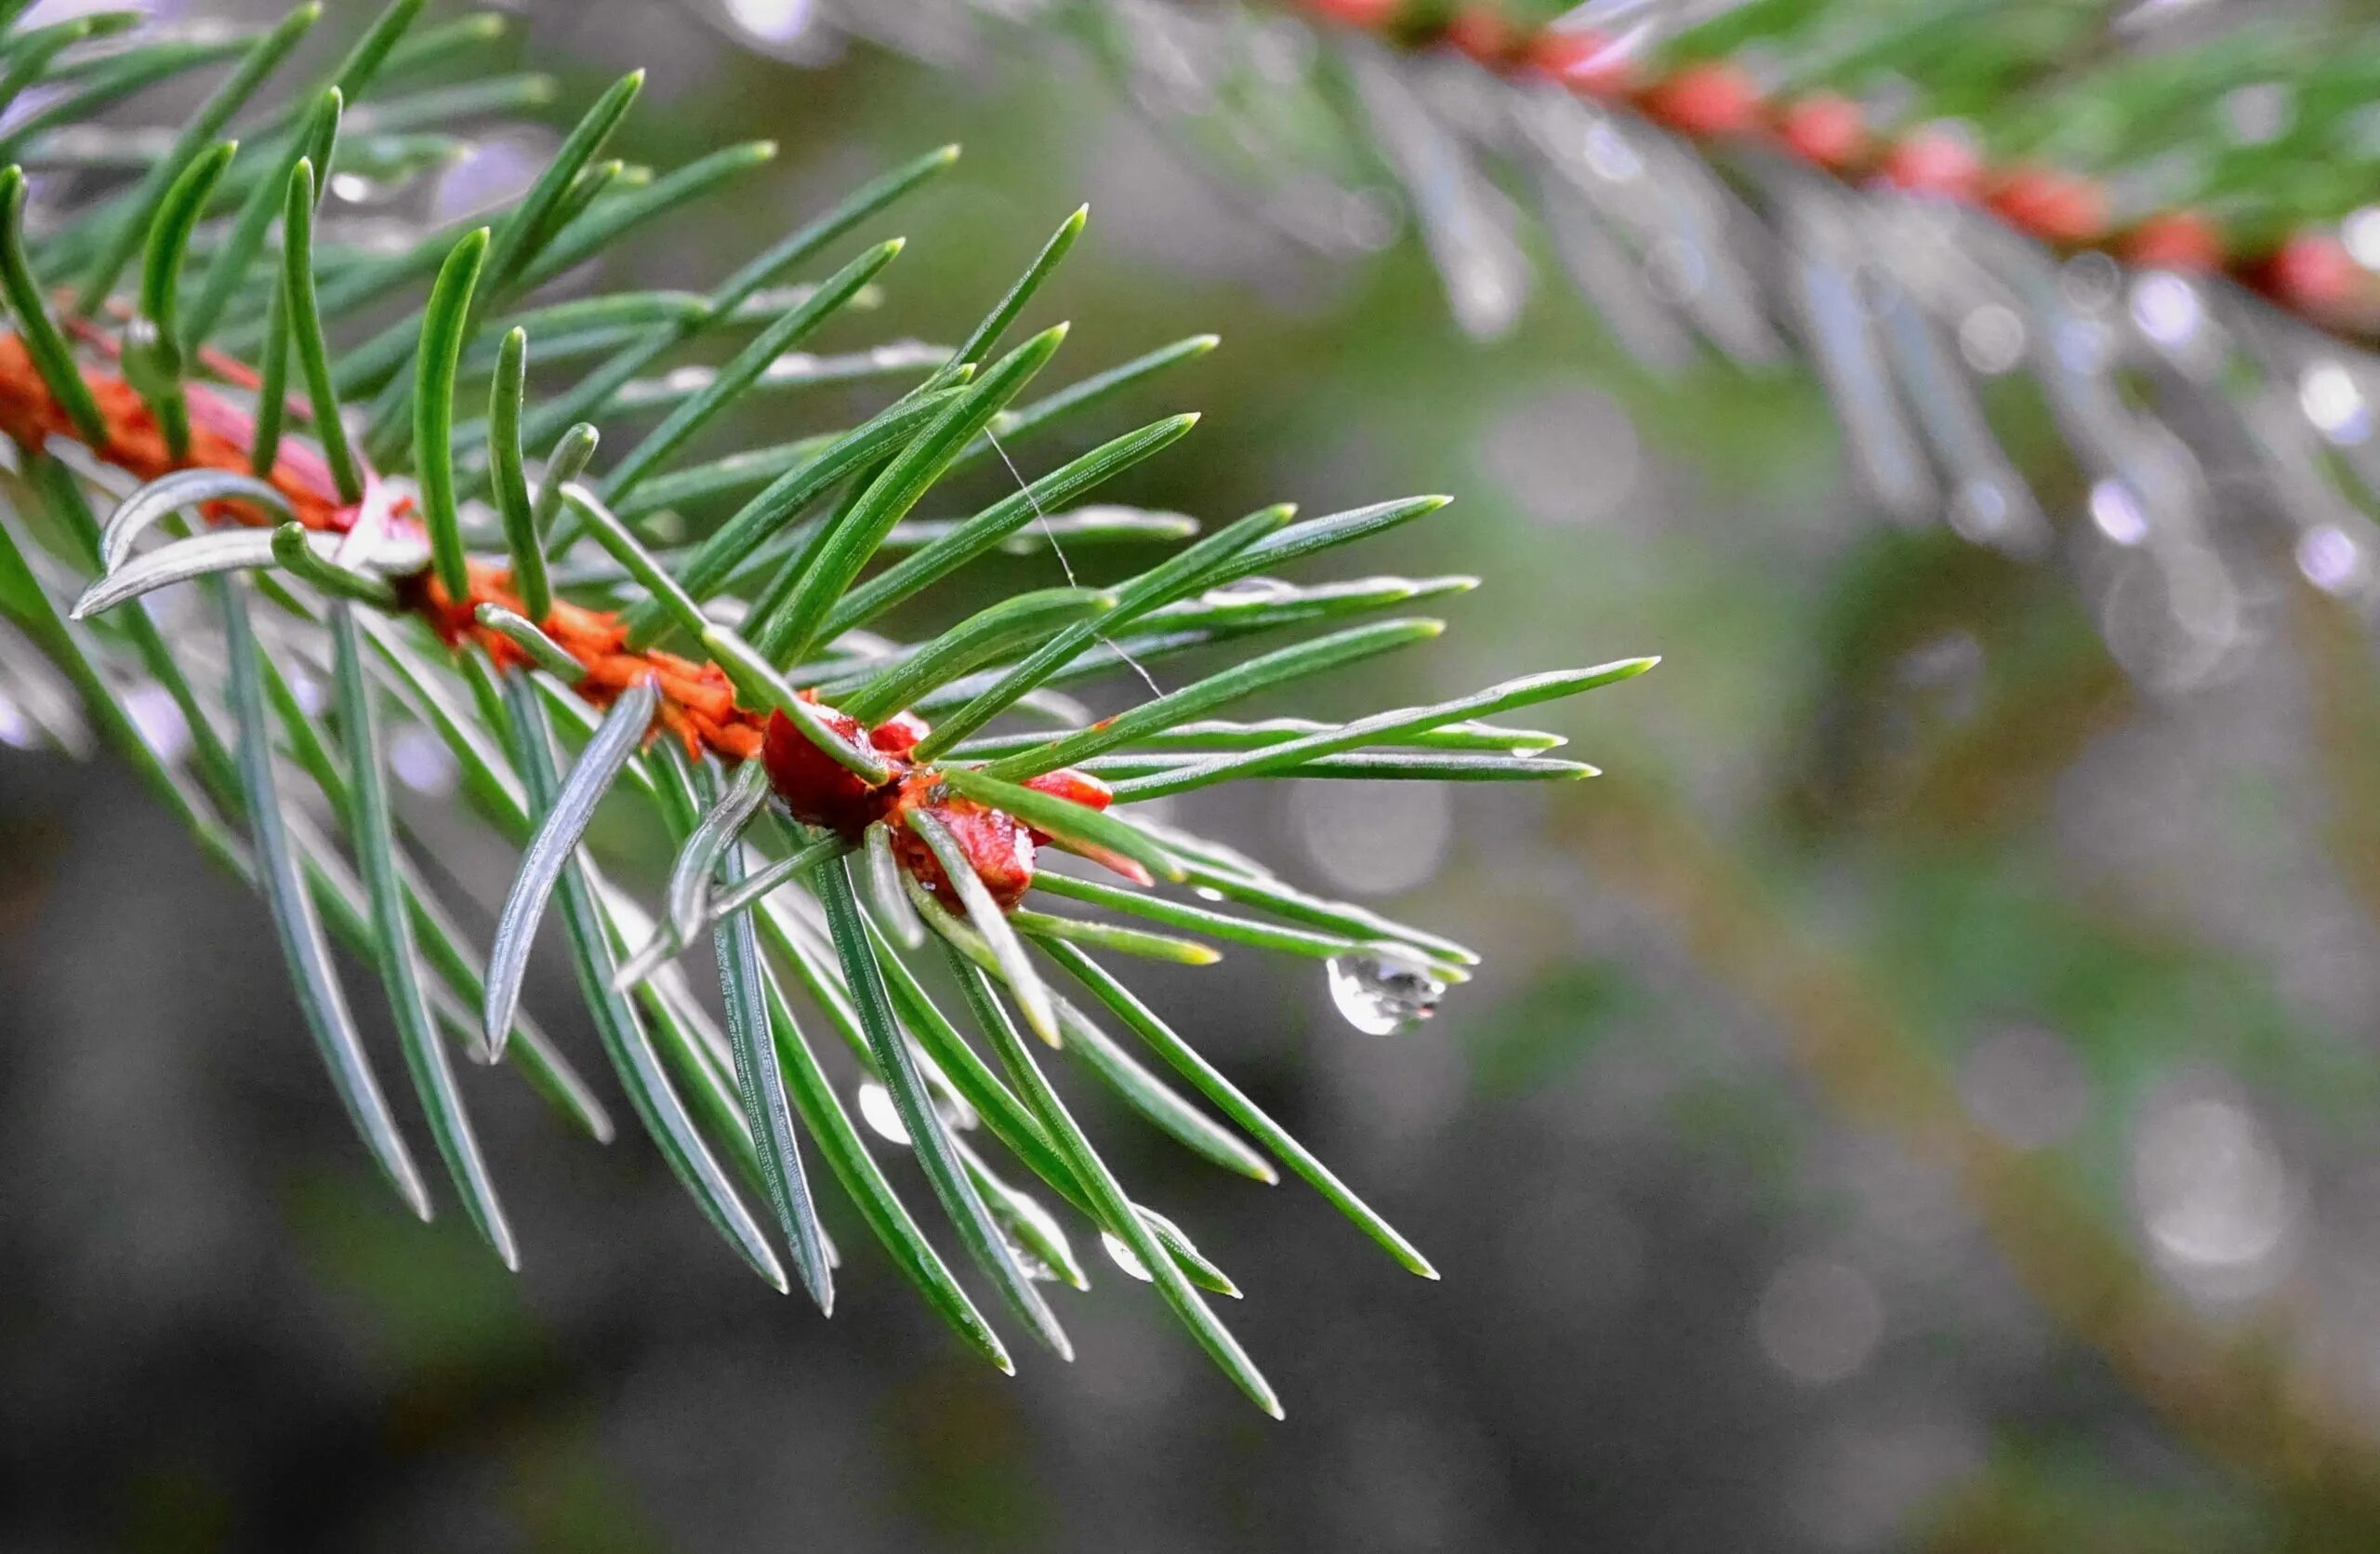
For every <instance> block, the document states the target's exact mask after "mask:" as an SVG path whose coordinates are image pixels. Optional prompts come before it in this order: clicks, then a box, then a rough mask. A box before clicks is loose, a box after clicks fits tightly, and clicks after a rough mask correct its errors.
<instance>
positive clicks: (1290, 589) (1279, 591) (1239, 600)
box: [1206, 578, 1297, 604]
mask: <svg viewBox="0 0 2380 1554" xmlns="http://www.w3.org/2000/svg"><path fill="white" fill-rule="evenodd" d="M1296 591H1297V588H1296V586H1295V585H1294V584H1291V583H1285V582H1283V581H1282V580H1281V579H1280V578H1235V579H1234V580H1233V581H1231V582H1228V583H1225V584H1223V587H1221V588H1210V589H1209V590H1208V591H1207V594H1206V603H1208V604H1271V603H1272V602H1273V601H1274V600H1276V599H1282V598H1286V597H1288V596H1289V594H1292V593H1294V592H1296Z"/></svg>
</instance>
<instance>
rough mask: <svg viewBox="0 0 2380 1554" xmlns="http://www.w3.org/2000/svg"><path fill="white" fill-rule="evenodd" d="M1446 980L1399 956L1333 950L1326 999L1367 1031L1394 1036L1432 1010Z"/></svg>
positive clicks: (1435, 1010)
mask: <svg viewBox="0 0 2380 1554" xmlns="http://www.w3.org/2000/svg"><path fill="white" fill-rule="evenodd" d="M1446 990H1447V985H1446V983H1445V982H1444V981H1442V980H1440V979H1439V978H1438V977H1436V976H1432V975H1431V974H1430V971H1429V968H1428V967H1426V966H1424V965H1422V964H1421V963H1420V962H1419V961H1413V960H1408V959H1406V958H1405V957H1403V956H1401V955H1374V954H1361V955H1334V956H1332V957H1331V958H1330V1001H1331V1002H1332V1003H1336V1004H1337V1005H1338V1006H1339V1013H1340V1014H1341V1015H1342V1016H1345V1017H1346V1021H1347V1023H1348V1024H1349V1025H1352V1026H1354V1027H1355V1029H1357V1030H1360V1031H1362V1032H1363V1033H1364V1034H1365V1035H1367V1036H1395V1035H1397V1034H1399V1033H1400V1032H1403V1031H1407V1030H1410V1029H1413V1028H1414V1027H1415V1026H1417V1025H1420V1024H1421V1022H1422V1021H1423V1020H1426V1019H1428V1018H1429V1017H1430V1016H1432V1015H1435V1014H1436V1013H1437V1012H1438V1000H1439V999H1441V998H1443V997H1445V996H1446Z"/></svg>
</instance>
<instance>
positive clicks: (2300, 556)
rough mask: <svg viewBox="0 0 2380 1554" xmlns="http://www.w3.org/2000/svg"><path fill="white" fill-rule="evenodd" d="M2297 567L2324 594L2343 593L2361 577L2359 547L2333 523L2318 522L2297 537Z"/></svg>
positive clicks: (2352, 586)
mask: <svg viewBox="0 0 2380 1554" xmlns="http://www.w3.org/2000/svg"><path fill="white" fill-rule="evenodd" d="M2297 570H2299V571H2300V572H2303V573H2305V574H2306V580H2307V582H2309V583H2312V584H2313V585H2314V586H2315V587H2316V588H2319V589H2321V591H2323V592H2325V593H2345V592H2347V591H2349V590H2350V589H2352V588H2354V587H2355V585H2356V584H2357V583H2359V582H2360V581H2361V580H2362V578H2363V575H2364V565H2363V547H2362V546H2360V545H2359V544H2357V543H2356V540H2355V537H2354V536H2353V535H2350V534H2348V533H2347V531H2346V530H2345V529H2342V528H2340V527H2339V526H2338V525H2335V524H2318V525H2315V526H2314V527H2312V528H2310V529H2307V531H2306V532H2305V533H2304V534H2302V535H2300V536H2299V537H2298V538H2297Z"/></svg>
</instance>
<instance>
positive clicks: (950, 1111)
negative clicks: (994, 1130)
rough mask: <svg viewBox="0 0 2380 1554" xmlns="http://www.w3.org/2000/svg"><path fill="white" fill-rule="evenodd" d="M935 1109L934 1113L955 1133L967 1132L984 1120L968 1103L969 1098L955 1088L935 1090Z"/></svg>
mask: <svg viewBox="0 0 2380 1554" xmlns="http://www.w3.org/2000/svg"><path fill="white" fill-rule="evenodd" d="M933 1109H934V1115H935V1116H937V1117H940V1118H941V1119H942V1125H943V1126H944V1127H945V1128H948V1129H950V1130H951V1131H952V1132H953V1133H965V1132H967V1131H969V1130H970V1129H972V1128H973V1127H974V1126H975V1125H976V1124H977V1123H978V1122H982V1121H983V1119H981V1118H979V1117H977V1116H976V1115H975V1109H974V1108H973V1107H972V1106H969V1105H968V1104H967V1098H966V1097H965V1096H961V1095H959V1093H958V1092H956V1091H953V1090H939V1091H936V1092H934V1098H933Z"/></svg>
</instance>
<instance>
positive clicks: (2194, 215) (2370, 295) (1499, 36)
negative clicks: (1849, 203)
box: [1301, 0, 2380, 337]
mask: <svg viewBox="0 0 2380 1554" xmlns="http://www.w3.org/2000/svg"><path fill="white" fill-rule="evenodd" d="M1301 3H1302V5H1303V6H1304V7H1305V9H1306V10H1307V11H1309V12H1310V13H1312V14H1314V15H1316V16H1317V17H1320V18H1322V19H1324V20H1329V21H1333V22H1337V23H1339V24H1341V25H1342V26H1347V27H1354V28H1357V29H1360V30H1362V31H1365V32H1369V33H1378V34H1381V35H1382V36H1383V37H1385V38H1387V39H1389V40H1390V41H1393V42H1395V43H1398V44H1402V45H1415V46H1438V47H1445V48H1451V49H1453V50H1455V51H1457V52H1459V53H1461V54H1464V55H1467V56H1468V57H1470V58H1471V59H1474V60H1477V61H1478V62H1479V63H1481V64H1482V65H1485V66H1487V67H1488V69H1490V70H1493V71H1496V72H1498V73H1501V74H1505V75H1512V76H1517V77H1526V78H1535V79H1539V80H1546V81H1553V82H1555V83H1557V84H1559V85H1560V86H1564V87H1566V88H1567V89H1568V90H1570V91H1572V92H1574V93H1576V94H1577V95H1578V96H1580V97H1581V98H1585V99H1587V100H1592V101H1595V102H1601V103H1607V104H1611V105H1615V106H1621V107H1627V108H1630V109H1633V110H1634V111H1635V112H1636V113H1639V114H1642V115H1643V116H1644V117H1645V118H1646V119H1648V120H1650V121H1651V122H1652V123H1654V124H1657V125H1659V126H1662V127H1663V128H1665V129H1668V130H1671V131H1672V132H1673V133H1675V134H1678V135H1681V136H1683V137H1685V138H1686V139H1689V140H1696V141H1703V142H1710V143H1714V144H1724V143H1726V142H1728V141H1739V142H1740V141H1747V140H1757V141H1761V142H1763V143H1765V144H1767V145H1770V146H1772V147H1775V148H1776V149H1778V150H1780V151H1783V152H1785V153H1788V154H1790V155H1792V156H1793V157H1795V158H1797V159H1798V160H1800V161H1803V162H1805V163H1807V164H1809V165H1810V166H1813V167H1816V168H1818V169H1819V170H1821V171H1823V172H1826V173H1829V174H1831V175H1833V176H1834V177H1837V178H1840V179H1845V180H1846V181H1852V182H1871V181H1872V182H1876V183H1881V184H1884V185H1886V186H1889V187H1893V188H1898V189H1904V190H1907V191H1910V192H1911V193H1924V194H1930V195H1934V196H1936V197H1938V198H1943V199H1950V200H1956V201H1959V202H1960V203H1962V204H1965V205H1970V206H1975V207H1976V208H1977V209H1980V210H1986V211H1989V212H1990V213H1991V214H1992V215H1994V216H1996V217H1998V218H1999V219H2001V220H2003V221H2005V222H2006V223H2007V224H2008V225H2010V226H2011V227H2014V228H2016V230H2017V231H2019V232H2024V233H2026V234H2027V235H2029V236H2031V237H2033V238H2036V239H2038V240H2039V241H2041V242H2042V243H2043V244H2045V245H2047V246H2050V247H2052V248H2054V249H2056V250H2058V251H2060V252H2063V253H2077V252H2083V251H2085V250H2089V251H2095V252H2100V253H2106V254H2109V255H2111V256H2112V257H2114V258H2116V259H2121V260H2122V261H2123V262H2125V263H2127V264H2135V265H2142V266H2148V267H2153V268H2156V269H2161V270H2175V271H2181V272H2190V273H2197V274H2207V275H2217V274H2219V275H2223V276H2227V277H2228V278H2229V279H2230V280H2232V281H2234V282H2237V283H2238V284H2239V285H2241V286H2245V287H2247V288H2248V289H2249V290H2251V291H2254V292H2255V293H2257V294H2258V295H2260V296H2262V297H2264V298H2266V299H2268V300H2269V301H2271V302H2273V303H2274V304H2276V305H2277V306H2279V307H2281V308H2284V309H2286V310H2288V311H2289V312H2293V313H2295V314H2298V315H2299V316H2301V317H2303V318H2305V319H2306V320H2307V321H2308V322H2309V323H2312V324H2314V325H2318V326H2320V327H2321V328H2324V329H2327V330H2331V331H2333V332H2334V333H2339V334H2344V335H2351V336H2357V337H2368V336H2370V335H2372V334H2373V333H2374V332H2375V330H2380V277H2375V276H2374V275H2373V272H2371V271H2369V270H2367V269H2365V268H2364V267H2363V265H2362V264H2361V263H2360V262H2359V261H2358V260H2357V259H2356V258H2355V256H2354V255H2353V254H2352V253H2350V252H2348V250H2347V245H2346V244H2345V243H2344V242H2342V241H2341V240H2340V238H2339V235H2338V233H2337V232H2334V231H2332V230H2330V229H2328V228H2323V227H2305V228H2301V229H2299V230H2298V231H2296V232H2292V233H2290V234H2288V235H2287V236H2286V237H2284V238H2282V239H2281V241H2280V242H2279V243H2278V244H2269V243H2252V242H2250V241H2249V240H2246V239H2243V238H2241V237H2240V236H2239V235H2237V234H2234V233H2231V232H2227V231H2226V230H2225V229H2224V226H2223V223H2222V222H2221V221H2219V220H2218V219H2216V218H2215V216H2214V215H2213V214H2212V213H2211V212H2208V211H2204V210H2200V209H2195V208H2188V207H2183V208H2176V209H2168V210H2160V211H2153V212H2150V213H2149V214H2147V215H2144V216H2140V217H2137V218H2135V219H2129V220H2123V221H2119V219H2117V216H2116V214H2115V212H2114V210H2113V209H2112V206H2111V202H2110V201H2109V195H2108V191H2107V189H2106V188H2105V186H2103V185H2102V184H2101V183H2100V182H2099V181H2098V180H2096V179H2093V178H2090V177H2088V176H2086V175H2084V174H2081V173H2075V172H2069V171H2067V170H2065V169H2062V168H2058V167H2054V166H2046V165H2043V164H2038V163H2017V164H2013V165H2010V166H1991V165H1990V163H1988V162H1986V161H1985V160H1984V158H1983V157H1982V155H1981V154H1980V153H1978V152H1977V150H1976V149H1975V147H1974V145H1973V144H1972V142H1971V141H1970V140H1969V139H1967V138H1966V137H1965V136H1964V134H1962V133H1961V132H1960V131H1959V128H1958V127H1957V126H1954V125H1950V124H1945V123H1938V122H1937V123H1930V124H1921V125H1917V126H1912V127H1911V128H1909V129H1906V130H1903V131H1901V132H1899V133H1897V134H1893V135H1887V134H1884V133H1883V132H1881V131H1879V130H1877V129H1876V128H1875V127H1874V126H1871V125H1870V124H1869V123H1868V119H1867V114H1866V113H1865V111H1864V110H1862V109H1861V108H1860V106H1859V105H1858V103H1856V102H1854V101H1852V100H1850V99H1848V98H1845V97H1843V96H1840V95H1838V94H1836V93H1833V92H1823V91H1820V92H1809V93H1805V94H1802V95H1798V96H1792V97H1778V98H1770V97H1768V96H1766V95H1765V94H1764V93H1763V92H1762V90H1761V88H1760V86H1759V84H1758V82H1756V81H1755V80H1754V79H1753V78H1752V74H1751V73H1750V72H1748V71H1746V70H1745V69H1744V68H1743V67H1741V66H1740V65H1737V64H1734V63H1732V62H1729V61H1726V60H1697V61H1694V62H1691V63H1687V64H1683V65H1680V66H1678V67H1677V68H1675V69H1673V70H1668V71H1661V70H1658V69H1654V68H1651V67H1648V66H1647V65H1646V63H1645V62H1644V61H1642V60H1637V59H1635V58H1633V57H1632V56H1631V55H1630V53H1629V52H1628V51H1627V49H1626V48H1625V47H1623V46H1620V45H1619V44H1618V43H1617V42H1616V41H1615V40H1614V39H1612V38H1610V37H1608V36H1606V35H1605V34H1602V33H1595V32H1592V31H1587V30H1583V29H1570V28H1551V27H1549V28H1543V29H1540V30H1536V31H1530V30H1528V29H1527V28H1524V27H1522V26H1519V25H1517V24H1515V23H1514V21H1513V20H1511V19H1509V18H1508V17H1506V16H1504V15H1503V13H1502V12H1501V11H1500V10H1498V9H1497V8H1496V7H1492V6H1486V5H1475V6H1470V7H1463V8H1461V9H1459V10H1457V11H1455V12H1454V14H1453V16H1452V18H1451V19H1450V20H1436V19H1424V18H1421V17H1419V16H1417V15H1416V14H1415V13H1416V12H1417V11H1418V10H1421V9H1425V8H1426V7H1414V6H1412V5H1409V4H1408V3H1407V0H1301Z"/></svg>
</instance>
